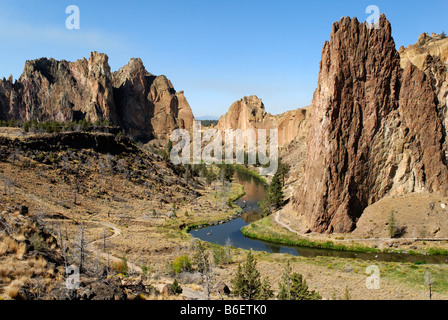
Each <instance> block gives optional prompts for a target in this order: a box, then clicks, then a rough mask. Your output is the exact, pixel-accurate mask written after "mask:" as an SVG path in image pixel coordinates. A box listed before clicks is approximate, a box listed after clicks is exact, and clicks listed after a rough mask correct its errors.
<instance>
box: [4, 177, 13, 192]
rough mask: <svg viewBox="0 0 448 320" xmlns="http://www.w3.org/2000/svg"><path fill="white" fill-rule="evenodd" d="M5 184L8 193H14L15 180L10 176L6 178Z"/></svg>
mask: <svg viewBox="0 0 448 320" xmlns="http://www.w3.org/2000/svg"><path fill="white" fill-rule="evenodd" d="M4 185H5V194H6V195H8V196H10V195H11V194H13V193H14V182H13V181H12V180H11V179H10V178H8V177H5V178H4Z"/></svg>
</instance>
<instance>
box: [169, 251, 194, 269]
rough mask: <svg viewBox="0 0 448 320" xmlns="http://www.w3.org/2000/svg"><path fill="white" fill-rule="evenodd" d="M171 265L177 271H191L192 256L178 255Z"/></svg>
mask: <svg viewBox="0 0 448 320" xmlns="http://www.w3.org/2000/svg"><path fill="white" fill-rule="evenodd" d="M171 267H172V269H173V271H174V272H175V273H181V272H184V271H185V272H190V271H191V262H190V258H189V257H188V256H187V255H186V254H185V255H183V256H180V257H177V258H175V259H174V260H173V262H172V263H171Z"/></svg>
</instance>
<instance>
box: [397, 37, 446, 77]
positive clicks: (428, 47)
mask: <svg viewBox="0 0 448 320" xmlns="http://www.w3.org/2000/svg"><path fill="white" fill-rule="evenodd" d="M398 51H399V53H400V57H401V67H402V68H405V67H406V64H407V63H408V62H411V63H412V64H414V65H415V66H416V67H417V68H419V69H422V68H423V64H424V63H425V60H426V57H427V56H428V55H431V56H437V57H439V58H440V60H441V61H442V62H444V63H448V38H446V36H445V37H444V36H442V35H438V34H432V36H430V35H429V34H427V33H422V34H421V35H420V37H419V38H418V41H417V43H416V44H413V45H410V46H409V47H407V48H404V47H401V48H400V49H399V50H398Z"/></svg>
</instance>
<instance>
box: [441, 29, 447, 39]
mask: <svg viewBox="0 0 448 320" xmlns="http://www.w3.org/2000/svg"><path fill="white" fill-rule="evenodd" d="M440 36H441V37H442V39H445V38H446V33H445V31H442V33H441V34H440Z"/></svg>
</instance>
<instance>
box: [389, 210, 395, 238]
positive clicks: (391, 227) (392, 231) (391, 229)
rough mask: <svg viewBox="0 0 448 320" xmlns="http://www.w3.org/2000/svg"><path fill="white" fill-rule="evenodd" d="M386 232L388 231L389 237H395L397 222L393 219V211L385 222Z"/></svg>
mask: <svg viewBox="0 0 448 320" xmlns="http://www.w3.org/2000/svg"><path fill="white" fill-rule="evenodd" d="M387 230H388V231H389V236H390V237H391V238H394V237H395V236H396V235H397V220H396V219H395V214H394V210H392V211H391V212H390V214H389V219H388V220H387Z"/></svg>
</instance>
